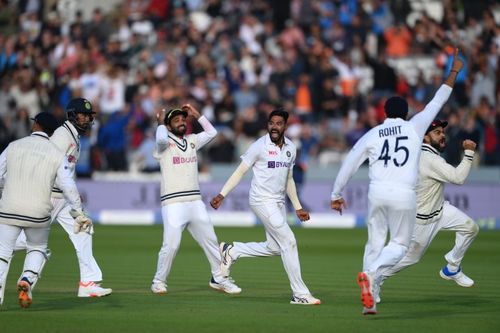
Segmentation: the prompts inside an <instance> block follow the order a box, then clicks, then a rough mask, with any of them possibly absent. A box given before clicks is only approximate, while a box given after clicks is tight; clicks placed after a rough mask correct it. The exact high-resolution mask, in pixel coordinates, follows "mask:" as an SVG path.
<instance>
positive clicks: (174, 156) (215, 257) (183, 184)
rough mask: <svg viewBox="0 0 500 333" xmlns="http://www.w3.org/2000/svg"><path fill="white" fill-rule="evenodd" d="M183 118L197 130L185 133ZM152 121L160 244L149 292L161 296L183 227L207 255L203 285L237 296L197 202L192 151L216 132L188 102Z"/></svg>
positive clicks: (195, 152)
mask: <svg viewBox="0 0 500 333" xmlns="http://www.w3.org/2000/svg"><path fill="white" fill-rule="evenodd" d="M188 116H191V117H194V118H195V119H197V120H198V122H199V123H200V125H201V126H202V127H203V132H201V133H198V134H188V135H185V133H186V129H187V127H186V118H187V117H188ZM157 120H158V128H157V130H156V150H155V152H154V157H155V158H156V159H157V160H158V162H159V163H160V170H161V176H162V177H161V205H162V207H161V215H162V218H163V243H162V246H161V249H160V252H159V254H158V265H157V269H156V273H155V276H154V278H153V283H152V284H151V291H152V292H153V293H155V294H166V293H167V279H168V276H169V274H170V270H171V268H172V263H173V261H174V258H175V256H176V254H177V251H178V250H179V246H180V243H181V238H182V232H183V231H184V229H185V228H187V229H188V231H189V232H190V233H191V235H192V236H193V238H194V239H195V240H196V242H198V244H199V245H200V246H201V248H202V249H203V251H204V252H205V255H206V256H207V259H208V262H209V264H210V270H211V272H212V277H211V279H210V281H209V286H210V287H211V288H213V289H216V290H220V291H223V292H225V293H228V294H239V293H240V292H241V289H240V288H239V287H238V286H237V285H236V284H234V283H233V281H232V279H231V278H229V277H225V276H223V275H222V273H221V269H220V262H221V257H220V253H219V246H218V241H217V236H216V235H215V231H214V227H213V225H212V223H211V222H210V218H209V216H208V213H207V209H206V207H205V204H204V203H203V201H202V200H201V193H200V185H199V182H198V156H197V151H198V150H199V149H200V148H202V147H203V146H205V145H206V144H207V143H209V142H210V141H211V140H212V139H213V138H214V137H215V136H216V135H217V131H216V129H215V128H214V127H213V126H212V124H211V123H210V122H209V121H208V119H207V118H206V117H204V116H202V115H200V113H199V112H198V111H197V110H196V109H195V108H194V107H193V106H191V105H190V104H185V105H183V106H182V108H181V109H171V110H169V111H168V112H167V113H166V112H165V110H162V111H161V112H159V113H158V114H157Z"/></svg>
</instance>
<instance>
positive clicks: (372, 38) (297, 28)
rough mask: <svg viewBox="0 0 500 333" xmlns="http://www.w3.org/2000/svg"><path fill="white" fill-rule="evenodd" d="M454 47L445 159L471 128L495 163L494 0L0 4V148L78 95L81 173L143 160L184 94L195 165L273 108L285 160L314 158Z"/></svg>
mask: <svg viewBox="0 0 500 333" xmlns="http://www.w3.org/2000/svg"><path fill="white" fill-rule="evenodd" d="M455 46H458V47H459V48H460V50H461V54H460V56H461V57H463V60H464V61H465V64H466V66H465V69H464V70H463V71H462V72H461V73H460V74H459V76H458V78H457V83H456V87H455V91H454V93H453V95H452V98H451V100H450V101H449V103H447V104H446V106H445V108H444V109H443V110H442V111H441V114H440V116H441V117H442V118H445V119H447V120H448V121H449V126H448V127H447V129H446V131H447V136H448V149H447V151H446V158H447V160H448V161H449V162H451V163H452V164H457V163H458V162H459V161H460V159H461V152H462V149H461V142H462V140H463V139H465V138H469V139H472V140H474V141H476V142H477V143H478V147H479V154H478V156H477V158H476V161H475V165H476V166H479V165H496V166H499V165H500V107H499V105H498V101H499V98H500V66H499V61H498V60H499V56H500V5H499V4H498V3H497V1H494V0H492V1H486V0H482V1H477V0H457V1H452V0H444V1H435V0H411V1H403V0H387V1H383V0H360V1H355V0H279V1H272V0H251V1H250V0H108V1H100V2H99V1H97V0H88V1H76V0H52V1H51V0H0V82H1V83H0V151H2V150H3V149H4V148H5V147H6V146H7V144H8V143H9V142H10V141H12V140H15V139H18V138H21V137H24V136H26V135H28V134H29V132H30V126H31V123H30V120H29V119H30V117H32V116H34V115H35V114H37V113H38V112H40V111H48V112H52V113H54V114H55V115H56V116H57V117H58V118H59V119H60V120H61V121H63V120H64V117H65V114H64V108H65V106H66V104H67V103H68V101H69V100H70V99H71V98H72V97H75V96H82V97H84V98H86V99H88V100H90V101H91V102H92V103H93V107H94V110H95V111H96V112H97V118H96V121H95V124H94V126H93V129H92V132H91V133H90V135H89V136H87V137H84V138H82V147H81V151H82V156H81V160H80V162H79V164H78V173H79V174H80V176H89V175H91V174H92V172H93V171H96V170H99V171H111V170H113V171H127V170H132V171H141V172H154V171H156V170H157V169H158V165H157V163H156V161H155V160H154V159H153V158H152V150H153V148H154V131H155V129H156V119H155V114H156V112H157V111H158V110H159V109H161V108H166V109H169V108H173V107H179V106H180V105H182V104H184V103H187V102H189V103H192V104H194V105H196V106H197V107H198V109H199V110H200V111H201V112H202V113H203V114H204V115H205V116H207V117H208V118H209V119H210V120H211V121H212V123H213V124H214V125H215V126H216V128H217V129H218V130H219V134H218V136H217V138H216V139H215V140H214V141H213V142H212V143H211V144H210V146H209V147H208V148H207V149H205V150H204V152H203V159H202V160H203V163H202V168H207V167H208V166H209V165H210V164H211V163H231V162H235V161H237V160H238V157H239V155H240V154H241V153H242V152H243V151H244V150H245V149H246V148H247V147H248V145H249V144H250V143H251V142H252V141H253V140H255V139H256V138H257V137H259V136H261V135H262V134H263V133H264V131H265V126H266V120H267V114H268V113H269V112H270V111H271V110H273V109H275V108H278V107H282V108H284V109H286V110H287V111H289V112H290V113H291V118H290V120H289V129H288V135H287V136H288V137H290V138H292V139H293V140H294V141H295V142H296V143H297V145H298V147H299V148H300V154H299V157H298V161H297V162H298V163H297V165H298V168H299V169H300V170H302V171H304V170H306V169H307V166H308V164H309V163H317V164H319V165H321V166H324V167H328V166H329V165H331V164H334V163H339V162H341V161H342V160H343V158H344V156H345V154H346V152H347V151H348V150H349V148H350V147H352V145H353V144H354V143H355V142H356V140H357V139H358V138H359V137H361V136H362V135H363V134H364V133H365V132H366V131H368V130H369V129H370V128H372V127H373V126H375V125H377V124H379V123H381V122H382V121H383V120H384V111H383V104H384V101H385V99H386V98H388V97H390V96H392V95H395V94H397V95H400V96H403V97H405V98H407V100H408V103H409V105H410V109H411V111H410V113H411V114H414V113H416V112H419V111H421V110H422V108H423V107H424V105H425V104H426V103H427V102H428V101H429V100H430V99H431V98H432V96H433V94H434V92H435V91H436V90H437V88H438V87H439V86H440V84H441V83H442V81H443V79H444V77H446V76H447V74H448V72H449V69H450V66H451V55H452V52H453V49H454V47H455ZM189 130H190V131H194V132H196V131H199V130H200V129H199V128H198V127H197V125H196V124H194V125H193V128H190V129H189Z"/></svg>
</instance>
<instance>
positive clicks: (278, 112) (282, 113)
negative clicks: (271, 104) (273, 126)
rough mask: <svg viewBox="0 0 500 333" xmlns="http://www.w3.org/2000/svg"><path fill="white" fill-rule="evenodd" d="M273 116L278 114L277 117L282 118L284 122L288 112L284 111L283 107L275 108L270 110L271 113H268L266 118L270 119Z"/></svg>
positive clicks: (286, 119)
mask: <svg viewBox="0 0 500 333" xmlns="http://www.w3.org/2000/svg"><path fill="white" fill-rule="evenodd" d="M274 116H279V117H281V118H283V119H284V120H285V123H286V122H287V121H288V112H286V111H285V110H283V109H276V110H273V111H271V113H270V114H269V118H268V120H271V118H272V117H274Z"/></svg>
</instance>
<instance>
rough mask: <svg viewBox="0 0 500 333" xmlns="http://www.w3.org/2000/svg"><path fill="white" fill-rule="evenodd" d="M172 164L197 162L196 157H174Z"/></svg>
mask: <svg viewBox="0 0 500 333" xmlns="http://www.w3.org/2000/svg"><path fill="white" fill-rule="evenodd" d="M173 162H174V164H184V163H196V162H198V159H197V158H196V156H191V157H181V156H174V157H173Z"/></svg>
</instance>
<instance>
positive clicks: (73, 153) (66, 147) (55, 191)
mask: <svg viewBox="0 0 500 333" xmlns="http://www.w3.org/2000/svg"><path fill="white" fill-rule="evenodd" d="M50 142H52V143H53V144H55V145H56V146H57V148H59V150H60V151H62V152H63V153H64V154H65V155H66V160H67V161H68V165H69V168H70V171H71V176H72V177H73V179H75V178H76V174H75V169H76V163H77V162H78V159H79V158H80V135H79V134H78V131H77V130H76V128H75V126H73V124H72V123H70V122H69V121H68V120H66V121H65V122H64V123H63V124H62V125H61V126H59V127H58V128H57V129H56V130H55V131H54V134H52V136H51V137H50ZM52 197H53V198H58V199H62V198H64V196H63V192H62V190H61V189H60V188H59V187H57V186H54V187H53V188H52Z"/></svg>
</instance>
